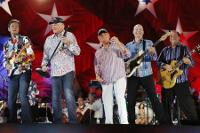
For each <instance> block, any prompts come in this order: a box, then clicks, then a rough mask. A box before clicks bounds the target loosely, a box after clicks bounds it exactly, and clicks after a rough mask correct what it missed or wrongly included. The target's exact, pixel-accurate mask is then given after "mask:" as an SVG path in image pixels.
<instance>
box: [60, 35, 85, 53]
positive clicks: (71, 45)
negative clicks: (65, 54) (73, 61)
mask: <svg viewBox="0 0 200 133" xmlns="http://www.w3.org/2000/svg"><path fill="white" fill-rule="evenodd" d="M62 40H63V42H64V44H65V45H64V48H65V49H68V50H69V51H70V52H71V53H72V54H74V55H80V52H81V49H80V47H79V45H78V43H77V40H76V37H75V36H74V34H73V33H71V32H67V37H63V38H62Z"/></svg>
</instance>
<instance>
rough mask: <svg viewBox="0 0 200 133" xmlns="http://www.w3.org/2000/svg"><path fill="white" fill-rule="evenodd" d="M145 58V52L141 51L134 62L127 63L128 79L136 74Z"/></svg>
mask: <svg viewBox="0 0 200 133" xmlns="http://www.w3.org/2000/svg"><path fill="white" fill-rule="evenodd" d="M143 56H144V52H143V51H139V53H138V54H137V55H136V56H135V59H134V60H133V61H127V62H125V69H126V77H131V76H132V75H133V74H134V73H135V71H136V70H137V68H139V67H140V66H141V62H142V59H143Z"/></svg>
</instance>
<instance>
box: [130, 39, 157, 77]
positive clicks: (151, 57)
mask: <svg viewBox="0 0 200 133" xmlns="http://www.w3.org/2000/svg"><path fill="white" fill-rule="evenodd" d="M143 41H146V44H145V50H147V49H148V48H150V47H152V45H153V42H152V41H151V40H142V41H141V42H140V43H135V42H134V41H131V42H129V43H127V44H126V47H127V48H128V49H129V51H130V52H131V58H134V57H135V56H136V55H137V54H138V53H139V51H143ZM156 59H157V54H156V53H155V54H149V53H147V54H146V55H145V57H144V59H143V61H142V62H141V65H140V67H139V68H138V69H137V70H136V72H135V73H134V74H133V76H136V77H146V76H149V75H152V74H153V71H152V67H151V61H156Z"/></svg>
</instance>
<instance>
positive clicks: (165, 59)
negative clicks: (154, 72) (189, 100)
mask: <svg viewBox="0 0 200 133" xmlns="http://www.w3.org/2000/svg"><path fill="white" fill-rule="evenodd" d="M181 50H183V54H182V56H184V57H185V56H187V55H189V59H190V60H191V62H192V64H191V65H187V64H182V65H181V66H180V69H181V70H183V74H182V75H181V76H179V77H178V78H177V80H176V83H183V82H186V81H188V67H189V66H193V65H194V61H193V59H192V57H191V54H190V52H189V49H188V48H187V47H186V46H183V45H182V44H180V43H179V44H178V45H177V46H176V47H175V48H172V47H171V46H168V47H165V48H164V49H163V50H162V51H161V53H160V56H159V58H158V66H159V67H160V68H162V67H163V66H164V65H165V64H170V62H171V61H172V60H177V61H180V60H182V59H183V57H180V56H181Z"/></svg>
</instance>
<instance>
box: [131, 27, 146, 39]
mask: <svg viewBox="0 0 200 133" xmlns="http://www.w3.org/2000/svg"><path fill="white" fill-rule="evenodd" d="M133 35H134V36H135V38H139V39H142V38H143V35H144V30H143V27H142V25H140V24H138V25H135V26H134V28H133Z"/></svg>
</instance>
